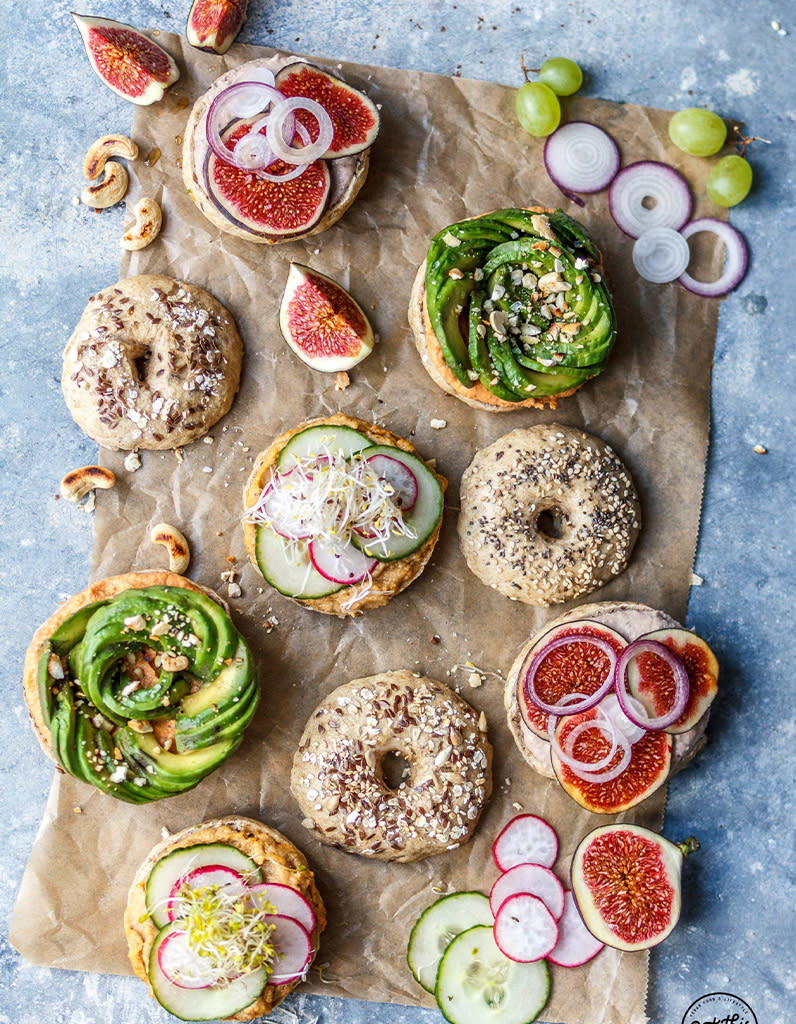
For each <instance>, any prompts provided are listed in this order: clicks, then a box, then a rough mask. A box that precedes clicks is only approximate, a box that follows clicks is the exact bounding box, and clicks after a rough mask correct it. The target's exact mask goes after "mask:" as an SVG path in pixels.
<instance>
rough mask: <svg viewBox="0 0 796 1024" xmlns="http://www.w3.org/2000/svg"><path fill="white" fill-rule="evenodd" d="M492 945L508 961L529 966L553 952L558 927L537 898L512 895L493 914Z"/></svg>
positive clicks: (527, 895)
mask: <svg viewBox="0 0 796 1024" xmlns="http://www.w3.org/2000/svg"><path fill="white" fill-rule="evenodd" d="M495 942H496V943H497V946H498V948H499V949H500V951H501V953H503V954H504V955H505V956H507V957H508V958H509V960H514V961H515V963H520V964H530V963H533V962H534V961H535V960H541V959H542V957H545V956H547V954H548V953H549V952H550V951H551V950H552V949H554V948H555V945H556V943H557V942H558V925H557V924H556V920H555V918H554V917H553V915H552V914H551V913H550V911H549V910H548V909H547V907H546V906H545V905H544V903H543V902H542V901H541V900H540V899H539V897H538V896H531V895H530V893H524V892H521V893H515V894H514V895H513V896H509V897H508V898H507V899H505V900H504V901H503V903H501V904H500V908H499V909H498V912H497V914H495Z"/></svg>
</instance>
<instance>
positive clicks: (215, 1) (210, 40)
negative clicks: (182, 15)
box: [185, 0, 249, 53]
mask: <svg viewBox="0 0 796 1024" xmlns="http://www.w3.org/2000/svg"><path fill="white" fill-rule="evenodd" d="M248 6H249V0H193V3H192V4H191V9H190V11H189V12H188V21H187V22H186V25H185V37H186V38H187V40H188V42H189V43H190V44H191V46H195V47H196V48H197V49H198V50H207V51H208V52H209V53H226V52H227V50H228V49H229V48H230V46H231V45H232V43H233V42H234V40H235V37H236V36H237V34H238V32H240V30H241V26H242V25H243V22H244V21H245V20H246V9H247V7H248Z"/></svg>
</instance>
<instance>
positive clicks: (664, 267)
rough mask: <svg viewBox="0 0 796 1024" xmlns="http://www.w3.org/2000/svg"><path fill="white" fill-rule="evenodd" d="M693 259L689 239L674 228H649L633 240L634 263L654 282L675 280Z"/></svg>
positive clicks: (664, 282) (648, 279) (640, 271)
mask: <svg viewBox="0 0 796 1024" xmlns="http://www.w3.org/2000/svg"><path fill="white" fill-rule="evenodd" d="M690 259H691V250H690V249H689V248H688V242H687V241H686V240H685V238H684V237H683V236H682V234H681V233H680V232H679V231H675V230H674V228H650V229H649V231H645V232H644V233H643V234H642V235H639V236H638V238H637V239H636V241H635V242H634V243H633V266H634V267H635V268H636V270H637V271H638V272H639V274H640V275H641V277H643V278H644V280H645V281H650V282H651V283H652V284H666V283H667V282H669V281H675V280H676V279H677V278H678V277H680V276H681V275H682V274H683V273H684V272H685V269H686V267H687V266H688V261H689V260H690Z"/></svg>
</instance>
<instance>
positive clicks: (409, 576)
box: [243, 413, 447, 618]
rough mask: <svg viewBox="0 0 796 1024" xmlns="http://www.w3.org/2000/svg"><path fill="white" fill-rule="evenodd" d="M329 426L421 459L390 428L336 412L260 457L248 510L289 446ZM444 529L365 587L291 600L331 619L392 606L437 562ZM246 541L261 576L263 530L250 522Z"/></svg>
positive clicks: (246, 496)
mask: <svg viewBox="0 0 796 1024" xmlns="http://www.w3.org/2000/svg"><path fill="white" fill-rule="evenodd" d="M324 423H329V424H338V425H340V426H345V427H351V428H352V429H354V430H358V431H359V432H360V433H362V434H364V435H365V436H366V437H367V438H369V439H370V440H371V441H372V442H373V444H384V445H393V446H394V447H396V448H401V449H402V450H403V451H405V452H409V453H411V454H412V455H416V456H417V457H418V458H419V457H420V456H419V453H418V452H417V450H416V449H415V448H414V446H413V445H412V444H410V443H409V441H405V440H404V439H403V438H402V437H399V436H398V435H397V434H393V433H392V432H391V431H389V430H386V429H385V428H384V427H379V426H377V425H376V424H375V423H369V422H367V421H366V420H361V419H357V418H356V417H353V416H346V415H345V414H344V413H335V414H334V415H332V416H319V417H317V418H316V419H312V420H307V421H306V422H305V423H301V424H299V426H297V427H293V428H291V429H290V430H287V431H285V432H284V433H283V434H280V435H279V437H277V438H276V439H275V440H274V441H273V443H272V444H271V445H270V446H269V447H268V448H267V449H266V450H265V451H263V452H261V453H260V454H259V455H258V456H257V458H256V459H255V463H254V468H253V469H252V471H251V473H250V475H249V479H248V481H247V482H246V486H245V488H244V491H243V507H244V510H248V509H250V508H252V507H253V506H254V505H255V504H256V503H257V501H258V499H259V497H260V495H261V493H262V491H263V488H264V487H266V486H267V484H268V482H269V481H270V479H271V475H272V472H273V471H274V469H275V467H276V463H277V460H278V458H279V453H280V452H281V451H282V449H283V448H284V447H285V445H286V444H287V443H288V441H289V440H290V439H291V438H292V437H293V436H294V435H295V434H298V433H300V432H301V431H302V430H306V429H307V427H313V426H317V425H319V424H324ZM430 468H431V467H430V466H429V469H430ZM434 475H435V476H436V478H437V481H438V482H439V483H440V485H441V487H442V489H443V491H444V490H445V488H446V487H447V480H446V479H445V477H443V476H440V475H439V473H437V472H434ZM441 529H442V517H440V521H439V522H438V523H437V526H436V529H435V530H434V531H433V533H432V534H431V535H430V536H429V538H428V539H427V540H426V541H425V543H423V544H422V545H421V546H420V547H419V548H418V549H417V550H416V551H413V552H412V553H411V554H409V555H407V556H406V558H401V559H398V560H396V561H394V562H379V564H378V565H377V566H376V568H375V569H374V570H373V572H372V573H371V578H370V580H364V581H363V582H362V583H358V584H353V585H352V586H348V587H343V589H342V590H338V591H336V592H335V593H333V594H328V595H327V596H326V597H318V598H311V599H305V598H300V597H295V598H289V600H291V601H295V602H296V603H297V604H300V605H303V606H304V607H305V608H311V609H312V610H313V611H316V612H324V613H325V614H327V615H337V616H339V617H340V618H346V617H349V616H356V615H361V614H362V612H364V611H368V610H369V609H371V608H380V607H381V606H382V605H385V604H387V602H388V601H389V600H390V599H391V598H393V597H394V596H395V595H396V594H398V593H400V592H401V591H402V590H404V589H405V588H406V587H408V586H409V584H410V583H412V582H413V581H414V580H415V579H417V577H418V576H419V575H420V574H421V573H422V571H423V569H425V567H426V565H427V563H428V561H429V559H430V558H431V555H432V552H433V551H434V547H435V545H436V543H437V539H438V538H439V533H440V530H441ZM243 540H244V544H245V547H246V551H247V552H248V554H249V558H250V559H251V562H252V565H254V567H255V568H256V569H257V571H258V572H259V567H258V565H257V557H256V553H255V547H256V542H257V526H256V524H254V523H252V522H249V521H248V520H246V519H245V518H244V521H243Z"/></svg>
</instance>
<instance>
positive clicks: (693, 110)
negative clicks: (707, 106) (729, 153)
mask: <svg viewBox="0 0 796 1024" xmlns="http://www.w3.org/2000/svg"><path fill="white" fill-rule="evenodd" d="M669 138H670V139H671V140H672V142H673V143H674V144H675V146H677V148H678V149H682V151H683V152H684V153H690V154H691V156H713V154H714V153H718V151H719V150H720V149H721V147H722V146H723V145H724V140H725V139H726V138H727V125H726V124H725V123H724V122H723V121H722V119H721V118H720V117H719V115H718V114H714V113H713V111H712V110H703V109H702V107H688V108H687V109H686V110H678V112H677V113H676V114H674V116H673V117H672V119H671V121H670V122H669Z"/></svg>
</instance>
